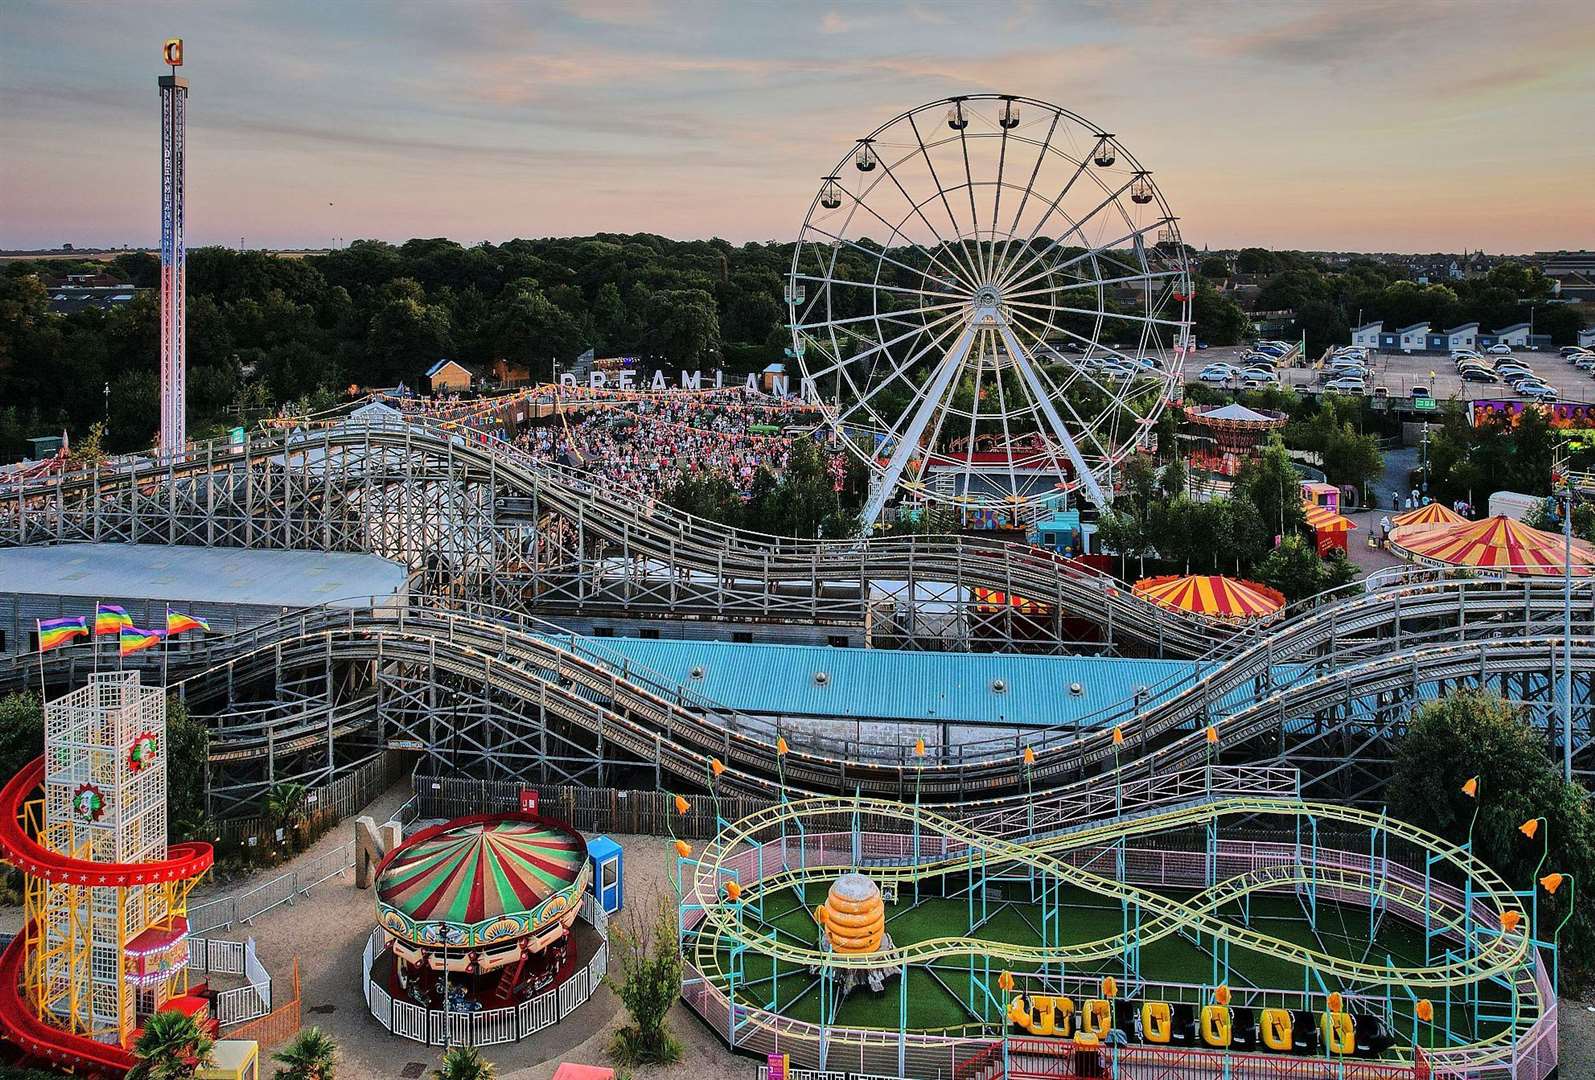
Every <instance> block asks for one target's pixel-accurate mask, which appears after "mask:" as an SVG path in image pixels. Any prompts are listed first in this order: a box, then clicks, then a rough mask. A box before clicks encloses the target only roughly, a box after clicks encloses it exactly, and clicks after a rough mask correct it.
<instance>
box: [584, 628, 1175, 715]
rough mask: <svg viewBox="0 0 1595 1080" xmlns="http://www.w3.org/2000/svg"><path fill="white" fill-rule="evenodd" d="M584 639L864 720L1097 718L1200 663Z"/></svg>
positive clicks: (743, 697)
mask: <svg viewBox="0 0 1595 1080" xmlns="http://www.w3.org/2000/svg"><path fill="white" fill-rule="evenodd" d="M580 645H581V647H583V648H584V649H586V650H591V651H592V652H596V653H598V654H599V655H601V656H605V657H606V658H609V659H611V660H612V661H614V662H619V661H620V660H622V659H623V660H624V661H626V662H629V663H631V664H634V665H637V666H638V667H639V668H641V669H646V671H647V672H648V673H650V674H652V675H654V676H655V677H657V678H661V679H662V680H664V681H665V682H668V683H671V684H680V685H683V686H686V687H689V688H691V689H692V690H695V691H697V692H699V693H701V694H703V695H704V696H705V697H708V698H710V699H711V700H714V701H717V702H719V703H720V704H722V705H726V706H729V707H731V708H735V709H738V710H741V711H743V712H750V713H761V714H765V715H770V716H793V717H795V716H812V717H826V718H840V719H857V720H913V721H933V722H937V723H941V722H948V723H975V724H983V723H989V724H1005V725H1006V724H1015V725H1022V726H1035V727H1057V726H1069V725H1073V724H1076V723H1079V722H1081V721H1087V720H1089V721H1092V722H1099V718H1098V716H1097V715H1096V714H1099V713H1101V712H1103V711H1104V710H1107V709H1110V708H1111V707H1113V706H1115V705H1118V704H1119V703H1121V702H1125V701H1129V700H1130V699H1132V698H1133V697H1134V696H1135V694H1136V692H1137V690H1138V689H1139V688H1141V687H1147V688H1149V690H1150V692H1149V694H1148V698H1147V702H1148V704H1150V703H1151V702H1153V701H1157V700H1160V699H1161V698H1162V697H1164V696H1166V695H1167V694H1169V693H1171V692H1173V691H1174V690H1176V689H1178V688H1179V687H1181V686H1184V685H1186V684H1188V683H1189V682H1191V681H1192V680H1193V678H1194V677H1195V671H1196V665H1195V664H1194V663H1192V662H1189V661H1184V660H1125V659H1118V658H1111V657H1097V656H1031V655H1016V654H1013V653H932V652H904V651H898V650H895V649H852V648H835V647H832V646H828V645H762V644H760V645H756V644H743V643H733V642H725V641H665V640H643V639H639V638H619V637H617V638H608V637H605V638H595V637H585V638H581V639H580ZM617 654H618V655H617ZM821 674H823V678H816V676H817V675H821ZM1073 683H1079V684H1080V693H1079V694H1075V693H1072V692H1071V689H1070V687H1071V684H1073ZM999 686H1000V689H998V688H997V687H999Z"/></svg>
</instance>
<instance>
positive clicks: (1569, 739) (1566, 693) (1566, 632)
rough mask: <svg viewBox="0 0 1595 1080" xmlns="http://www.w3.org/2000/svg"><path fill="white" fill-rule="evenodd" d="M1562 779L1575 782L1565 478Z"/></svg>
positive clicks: (1566, 489)
mask: <svg viewBox="0 0 1595 1080" xmlns="http://www.w3.org/2000/svg"><path fill="white" fill-rule="evenodd" d="M1562 779H1563V780H1565V781H1567V782H1568V783H1572V782H1573V483H1572V479H1571V477H1570V476H1564V477H1563V478H1562Z"/></svg>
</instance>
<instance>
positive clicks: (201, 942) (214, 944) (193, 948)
mask: <svg viewBox="0 0 1595 1080" xmlns="http://www.w3.org/2000/svg"><path fill="white" fill-rule="evenodd" d="M188 970H189V971H193V972H198V973H200V974H206V975H242V974H243V973H244V943H243V942H242V941H224V940H221V939H218V938H202V937H190V938H189V939H188Z"/></svg>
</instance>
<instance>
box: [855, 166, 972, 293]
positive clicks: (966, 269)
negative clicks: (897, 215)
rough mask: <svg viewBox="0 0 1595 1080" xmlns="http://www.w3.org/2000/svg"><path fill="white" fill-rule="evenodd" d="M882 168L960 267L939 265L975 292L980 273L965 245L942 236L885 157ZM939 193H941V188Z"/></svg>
mask: <svg viewBox="0 0 1595 1080" xmlns="http://www.w3.org/2000/svg"><path fill="white" fill-rule="evenodd" d="M899 164H901V163H899ZM881 168H882V169H884V170H885V171H886V175H887V177H888V178H889V179H890V180H891V181H892V184H893V186H895V187H896V188H897V190H898V193H899V194H901V195H902V196H903V198H904V199H905V200H906V201H907V202H908V205H909V206H910V207H912V208H913V211H914V214H915V216H916V217H918V218H919V220H920V221H922V222H924V223H925V228H927V229H929V230H930V234H931V235H932V236H934V237H935V238H936V243H937V244H938V245H940V246H941V247H942V248H943V249H945V250H946V251H947V253H948V256H949V257H950V258H951V259H952V260H953V262H954V263H956V264H957V266H958V269H957V270H956V271H954V270H953V269H951V268H950V267H946V266H944V265H943V264H942V263H941V262H940V260H938V261H937V265H939V266H943V269H945V270H947V272H948V273H950V274H952V275H953V277H954V279H955V280H956V281H957V282H958V283H959V284H960V285H962V286H964V287H965V288H966V289H969V290H970V291H971V292H973V291H974V289H975V282H976V281H978V280H979V274H978V272H976V270H975V268H974V267H973V266H971V265H970V263H969V260H968V257H967V255H966V253H965V252H964V250H963V246H962V245H961V244H953V243H950V242H948V240H947V238H946V237H944V236H942V234H941V232H940V230H938V229H937V228H936V226H935V225H933V224H931V220H930V218H928V217H926V216H925V207H924V203H922V202H918V201H916V200H915V199H914V197H913V196H912V195H910V194H909V193H908V189H907V188H905V187H903V185H902V182H901V181H899V180H898V179H897V174H896V173H895V172H893V171H892V167H891V166H890V165H888V164H887V163H886V161H885V159H884V158H883V159H882V160H881ZM937 194H938V195H941V192H940V190H939V189H938V191H937ZM929 201H930V200H929V199H927V200H925V202H929ZM946 203H947V199H946V196H945V195H942V204H943V206H946ZM951 213H952V211H951V210H950V209H949V210H948V214H949V215H951ZM877 216H878V215H877ZM952 224H953V229H954V234H955V235H956V232H957V228H958V223H957V222H956V221H954V222H953V223H952Z"/></svg>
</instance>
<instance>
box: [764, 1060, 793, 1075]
mask: <svg viewBox="0 0 1595 1080" xmlns="http://www.w3.org/2000/svg"><path fill="white" fill-rule="evenodd" d="M764 1060H765V1076H766V1077H767V1078H768V1080H790V1077H791V1073H792V1069H791V1065H792V1061H791V1056H790V1055H788V1054H768V1055H766V1056H765V1059H764Z"/></svg>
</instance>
